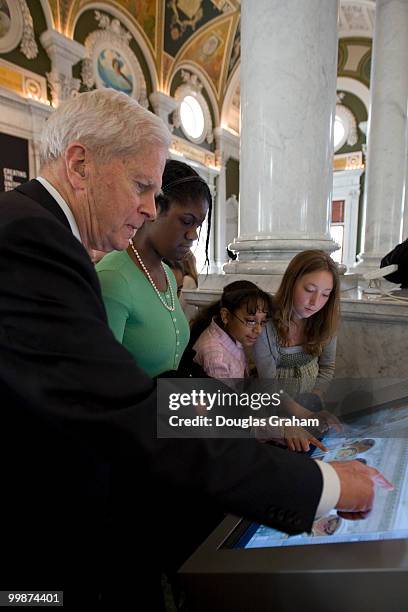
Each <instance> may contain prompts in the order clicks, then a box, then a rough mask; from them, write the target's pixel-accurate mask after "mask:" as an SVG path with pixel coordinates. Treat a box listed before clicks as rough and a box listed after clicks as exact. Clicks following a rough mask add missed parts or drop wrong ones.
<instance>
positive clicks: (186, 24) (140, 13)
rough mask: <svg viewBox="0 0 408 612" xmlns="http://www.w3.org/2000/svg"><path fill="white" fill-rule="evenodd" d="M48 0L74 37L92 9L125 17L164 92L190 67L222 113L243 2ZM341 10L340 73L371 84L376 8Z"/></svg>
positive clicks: (345, 5) (353, 5)
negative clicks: (80, 18) (78, 23)
mask: <svg viewBox="0 0 408 612" xmlns="http://www.w3.org/2000/svg"><path fill="white" fill-rule="evenodd" d="M47 1H48V5H49V7H50V11H51V13H52V17H53V20H54V24H55V27H56V29H58V30H59V31H60V32H62V33H64V34H66V35H67V36H69V37H72V36H73V34H74V30H75V23H76V20H77V18H78V15H79V14H80V13H83V12H84V10H86V9H87V8H88V7H89V9H91V10H94V9H98V10H103V11H105V12H107V13H109V11H110V12H111V14H112V15H113V16H114V17H116V18H118V19H121V16H122V22H123V21H124V22H125V23H124V25H125V27H128V28H129V24H132V25H133V26H134V29H135V31H137V32H139V33H140V35H141V37H142V38H143V40H144V41H145V42H146V45H147V46H146V48H148V49H150V52H151V60H152V62H153V64H154V65H155V69H156V71H157V75H158V83H159V85H160V87H162V88H163V90H166V91H169V87H170V81H171V78H172V75H174V74H175V73H176V72H177V70H178V68H179V66H180V65H181V64H186V63H187V64H189V65H190V66H196V67H197V68H199V69H200V70H201V71H202V72H203V73H204V75H205V76H206V77H207V80H208V82H209V84H210V86H211V88H212V90H213V93H214V97H215V100H216V101H217V103H218V105H219V110H220V109H221V105H222V101H223V99H224V96H225V94H226V91H227V87H228V84H229V81H230V79H231V77H232V75H233V73H234V70H235V68H236V66H237V65H238V64H239V60H240V51H241V31H240V0H41V2H42V3H45V2H47ZM366 5H367V6H366ZM373 6H375V5H374V3H373ZM367 7H368V8H367ZM341 10H342V12H341V15H340V16H341V24H340V25H341V36H342V37H343V38H341V39H340V44H339V75H340V76H350V77H353V78H356V79H357V80H360V81H361V82H363V83H364V84H366V85H369V78H370V62H371V36H372V24H373V14H374V12H373V11H374V9H373V8H372V7H371V4H370V5H369V4H368V3H367V2H366V3H365V5H364V7H363V9H362V8H361V7H360V6H358V1H357V0H355V1H353V0H342V3H341ZM362 11H363V12H362ZM370 11H371V12H370Z"/></svg>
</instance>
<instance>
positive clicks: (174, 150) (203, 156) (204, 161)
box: [170, 136, 219, 174]
mask: <svg viewBox="0 0 408 612" xmlns="http://www.w3.org/2000/svg"><path fill="white" fill-rule="evenodd" d="M170 153H171V154H173V155H177V156H178V157H181V158H186V160H187V161H191V160H192V161H196V162H199V163H200V164H201V165H202V166H206V167H207V168H209V169H211V171H213V172H215V173H217V174H218V173H219V168H218V167H217V165H216V161H215V155H214V153H212V152H211V151H207V149H203V148H202V147H200V146H197V145H195V144H193V143H191V142H187V141H186V140H185V139H184V138H179V137H178V136H173V138H172V141H171V145H170Z"/></svg>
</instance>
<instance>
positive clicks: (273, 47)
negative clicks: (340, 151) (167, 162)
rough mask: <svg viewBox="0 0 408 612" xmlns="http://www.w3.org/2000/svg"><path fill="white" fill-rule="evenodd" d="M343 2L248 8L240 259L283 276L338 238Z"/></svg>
mask: <svg viewBox="0 0 408 612" xmlns="http://www.w3.org/2000/svg"><path fill="white" fill-rule="evenodd" d="M337 9H338V5H337V0H308V1H307V2H304V1H303V0H286V1H285V2H282V0H257V1H256V2H253V1H252V0H242V2H241V31H242V43H241V164H240V168H241V172H240V208H239V235H238V237H237V238H236V240H235V241H234V250H236V251H238V252H239V260H238V261H236V262H230V263H228V264H226V265H225V266H224V270H225V272H228V273H245V274H247V273H249V274H277V275H280V274H282V273H283V271H284V270H285V268H286V266H287V264H288V262H289V260H290V259H292V257H293V256H294V255H295V254H296V253H298V252H299V251H302V250H304V249H309V248H320V249H324V250H326V251H328V252H331V251H333V250H335V248H336V245H335V243H334V242H333V241H332V239H331V237H330V232H329V222H330V210H331V192H332V157H333V121H334V116H335V104H336V78H337V74H336V73H337Z"/></svg>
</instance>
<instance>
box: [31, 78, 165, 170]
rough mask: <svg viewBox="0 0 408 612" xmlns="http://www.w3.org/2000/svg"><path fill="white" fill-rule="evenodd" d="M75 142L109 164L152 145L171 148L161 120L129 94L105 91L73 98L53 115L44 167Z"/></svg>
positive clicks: (48, 126)
mask: <svg viewBox="0 0 408 612" xmlns="http://www.w3.org/2000/svg"><path fill="white" fill-rule="evenodd" d="M74 141H79V142H81V143H82V144H84V145H85V146H87V147H88V148H89V149H90V151H92V153H93V154H94V155H96V156H97V157H98V159H100V160H104V161H108V160H109V159H111V158H113V157H130V156H132V155H134V154H135V153H140V151H141V150H143V148H144V147H146V146H149V145H156V146H162V147H166V148H168V147H169V145H170V141H171V136H170V131H169V130H168V128H167V127H166V126H165V124H164V122H163V121H162V119H160V117H157V115H154V114H153V113H151V112H150V111H148V110H146V109H145V108H143V107H142V106H140V104H139V103H138V102H136V100H135V99H133V98H130V97H129V96H127V95H126V94H124V93H122V92H118V91H115V90H113V89H107V88H105V89H95V90H93V91H89V92H86V93H82V94H79V95H78V96H77V97H75V98H70V99H69V100H66V101H64V102H62V103H61V104H60V106H59V107H58V108H57V109H56V110H55V111H54V112H53V113H52V114H51V115H50V117H49V119H48V121H47V122H46V124H45V129H44V131H43V133H42V137H41V146H40V160H41V164H46V163H47V162H49V161H53V160H56V159H58V158H59V157H61V155H63V153H64V152H65V151H66V149H67V147H68V145H69V144H70V143H71V142H74Z"/></svg>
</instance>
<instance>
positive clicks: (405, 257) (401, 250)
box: [380, 239, 408, 289]
mask: <svg viewBox="0 0 408 612" xmlns="http://www.w3.org/2000/svg"><path fill="white" fill-rule="evenodd" d="M392 264H396V265H397V266H398V269H397V270H396V272H391V274H387V276H386V277H385V278H386V279H387V280H389V281H390V282H391V283H400V284H401V287H402V288H403V289H407V288H408V239H407V240H404V242H401V244H397V246H396V247H394V248H393V249H392V251H390V252H389V253H387V255H385V256H384V257H383V258H382V260H381V264H380V268H384V267H385V266H391V265H392Z"/></svg>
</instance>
